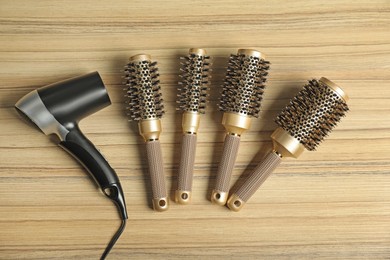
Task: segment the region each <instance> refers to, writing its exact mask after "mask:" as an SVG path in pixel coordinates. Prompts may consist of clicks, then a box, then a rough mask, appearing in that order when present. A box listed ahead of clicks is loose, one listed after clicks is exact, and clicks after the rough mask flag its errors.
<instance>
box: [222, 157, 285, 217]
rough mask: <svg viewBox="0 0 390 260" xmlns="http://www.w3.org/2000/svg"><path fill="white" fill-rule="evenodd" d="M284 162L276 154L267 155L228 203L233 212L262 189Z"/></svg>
mask: <svg viewBox="0 0 390 260" xmlns="http://www.w3.org/2000/svg"><path fill="white" fill-rule="evenodd" d="M281 162H282V158H281V157H280V156H279V155H278V154H276V153H275V152H271V153H269V154H267V156H266V157H265V159H264V160H263V161H262V162H261V163H260V164H258V165H257V166H256V168H255V169H254V170H253V172H252V173H251V174H250V175H249V177H248V179H247V180H246V181H245V182H244V184H243V185H242V186H241V187H240V188H239V189H238V190H237V191H236V192H235V193H233V194H232V195H231V196H230V198H229V201H228V206H229V208H230V209H231V210H233V211H239V210H241V208H242V207H243V206H244V204H245V203H246V202H247V201H248V200H249V199H250V197H252V195H253V194H255V192H256V191H257V190H258V189H259V188H260V186H261V185H262V184H263V183H264V181H265V180H266V179H267V178H268V177H269V176H270V175H271V173H272V172H273V171H274V170H275V169H276V167H278V166H279V164H280V163H281Z"/></svg>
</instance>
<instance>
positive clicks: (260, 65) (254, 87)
mask: <svg viewBox="0 0 390 260" xmlns="http://www.w3.org/2000/svg"><path fill="white" fill-rule="evenodd" d="M268 70H269V62H268V61H265V60H264V59H262V58H258V57H255V56H248V55H244V54H238V55H233V54H232V55H230V59H229V64H228V68H227V73H226V79H225V82H224V85H223V89H222V95H221V99H220V103H219V108H220V110H221V111H223V112H233V113H240V114H244V115H248V116H253V117H258V116H259V112H260V105H261V100H262V96H263V93H264V88H265V82H266V77H267V75H268Z"/></svg>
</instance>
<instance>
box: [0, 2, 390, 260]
mask: <svg viewBox="0 0 390 260" xmlns="http://www.w3.org/2000/svg"><path fill="white" fill-rule="evenodd" d="M191 47H200V48H205V49H207V51H208V52H209V54H210V55H211V56H212V57H213V74H212V76H213V78H212V84H211V96H210V103H209V106H208V108H207V112H206V115H205V116H203V117H202V121H201V126H200V131H199V136H198V141H199V143H198V151H197V155H196V166H195V178H194V187H193V189H194V190H193V196H194V197H193V203H192V205H188V206H181V205H177V204H175V203H174V202H172V203H171V208H170V210H169V211H168V212H165V213H156V212H153V210H152V209H151V206H150V196H151V188H150V184H149V178H148V172H147V168H146V165H147V163H146V161H145V154H144V152H145V148H144V145H143V142H142V140H141V137H140V136H139V135H138V133H137V129H136V126H134V124H131V123H128V122H127V118H126V117H125V113H124V105H123V102H124V100H123V90H122V88H123V86H122V85H121V81H122V79H121V75H122V73H121V69H122V68H123V65H125V64H126V63H127V59H128V57H129V56H131V55H134V54H137V53H149V54H151V55H152V56H153V58H154V59H155V60H157V61H158V62H159V68H160V74H161V77H160V80H161V86H162V92H163V96H164V100H165V106H166V110H167V113H166V115H165V117H164V119H163V123H162V124H163V130H164V131H163V134H162V136H161V142H162V149H163V159H164V164H165V165H164V166H165V172H166V176H167V180H168V187H169V189H170V192H172V191H173V190H174V188H175V185H176V180H177V178H176V174H177V171H178V162H179V156H180V142H181V140H180V137H181V128H180V125H181V122H180V118H181V115H180V114H179V113H177V112H176V111H175V97H176V88H177V84H176V82H177V81H178V73H179V60H178V57H179V56H181V55H185V54H186V53H187V50H188V48H191ZM245 47H252V48H257V49H259V50H260V51H262V52H264V53H265V54H266V55H267V58H268V60H269V61H270V62H271V63H272V65H271V70H270V75H269V81H268V84H267V89H266V93H265V97H264V98H265V99H264V101H263V103H262V112H261V118H260V119H258V120H255V121H254V123H253V126H252V128H251V130H250V131H248V132H247V133H246V134H244V135H243V137H242V142H241V147H240V151H239V154H238V159H237V164H236V166H235V169H234V176H233V183H232V185H233V184H234V183H235V182H236V181H237V180H238V181H240V180H242V177H245V176H246V175H247V174H248V173H249V171H250V170H251V169H253V168H254V167H255V166H256V164H257V163H258V162H260V161H261V159H262V157H263V156H264V155H265V154H266V152H267V151H268V150H269V149H270V148H271V141H270V134H271V133H272V131H273V130H274V129H275V127H276V125H275V123H274V122H273V118H274V117H275V115H276V114H277V113H278V111H280V110H281V109H282V108H283V107H284V106H285V105H286V103H287V102H288V100H289V99H290V98H291V97H293V96H294V94H295V93H297V91H298V90H299V89H300V88H301V87H302V85H303V84H304V83H305V81H306V80H308V79H311V78H319V77H321V76H325V77H328V78H330V79H332V80H333V81H335V82H336V83H338V84H339V85H340V86H342V87H343V88H344V90H345V91H346V92H347V93H348V94H349V96H350V102H349V106H350V112H349V113H348V115H347V117H346V118H344V120H342V122H341V123H340V125H339V127H337V129H336V130H335V131H334V132H332V133H331V135H330V136H329V138H328V139H327V140H326V141H325V142H324V143H323V144H321V146H320V147H319V149H318V151H316V152H305V153H304V154H303V155H302V156H301V157H300V158H299V159H297V160H295V159H286V160H284V161H283V163H282V165H281V166H280V167H279V168H278V169H277V170H276V172H275V173H274V174H273V175H272V176H271V177H270V178H269V179H268V180H267V181H266V182H265V184H264V185H263V187H262V188H261V190H259V191H258V192H257V193H256V194H255V195H254V197H252V199H251V200H250V202H248V204H247V205H246V206H245V208H244V209H243V210H242V211H241V212H239V213H234V212H231V211H229V210H228V209H227V208H224V207H218V206H214V205H211V204H210V201H209V198H208V196H209V194H210V190H211V189H212V186H213V183H214V181H215V174H216V170H217V165H218V162H219V160H220V154H221V150H222V141H223V138H224V131H223V127H222V125H221V123H220V121H221V113H220V112H219V111H218V110H217V99H218V93H219V91H220V86H221V84H222V81H223V77H224V73H225V67H226V64H227V58H228V56H229V54H230V53H234V52H236V50H237V48H245ZM95 70H97V71H99V72H100V74H101V75H102V78H103V80H104V82H105V83H106V86H107V88H108V91H109V94H110V97H111V99H112V101H113V104H112V105H111V106H110V107H108V108H106V109H104V110H102V111H100V112H98V113H96V114H94V115H93V116H90V117H88V118H87V119H85V120H84V121H82V123H81V128H82V129H83V131H84V132H85V134H86V135H87V136H88V137H89V138H90V139H91V140H92V142H94V143H95V145H96V146H97V147H98V148H100V149H101V151H102V152H103V153H104V155H105V156H106V158H107V159H108V160H109V162H110V163H111V165H112V166H113V168H114V169H116V171H117V173H118V175H119V177H120V179H121V181H122V185H123V187H124V191H125V194H126V200H127V206H128V213H129V217H130V219H129V223H128V227H127V229H126V231H125V232H124V234H123V236H122V238H121V239H120V240H119V241H118V244H117V245H116V247H115V248H114V249H113V251H112V253H111V254H110V256H109V257H108V259H184V258H188V259H239V258H243V259H313V258H322V259H350V258H355V259H386V258H387V259H389V257H390V163H389V162H390V131H389V130H390V120H389V119H390V116H389V114H390V107H389V106H390V104H389V103H390V87H389V83H390V2H389V1H388V0H370V1H364V0H362V1H350V0H349V1H338V0H337V1H335V0H328V1H282V0H279V1H236V0H231V1H203V0H199V1H90V0H88V1H76V0H74V1H51V0H46V1H27V0H22V1H11V0H9V1H3V0H2V1H0V127H1V128H0V129H1V131H0V258H1V259H98V258H99V257H100V255H101V253H102V251H103V249H104V248H105V246H106V244H107V243H108V241H109V239H110V237H111V236H112V234H113V233H114V231H115V230H116V229H117V227H118V226H119V224H120V223H119V219H118V215H117V212H116V210H115V208H114V206H113V205H112V203H111V202H110V201H109V200H107V199H106V198H105V197H104V195H103V194H102V193H100V192H99V190H98V189H97V187H96V186H95V185H94V184H93V182H91V178H90V177H89V176H88V174H87V173H86V172H85V171H84V170H83V169H82V167H81V166H80V165H79V164H78V163H77V162H76V161H74V160H73V159H72V158H71V157H70V156H69V155H67V154H66V153H65V152H64V151H63V150H62V149H60V148H59V147H58V146H57V143H56V142H57V141H56V140H55V139H54V138H50V137H47V136H45V135H43V134H42V133H40V132H39V131H37V130H36V129H34V128H32V127H31V126H29V125H28V124H25V122H23V121H22V120H20V118H19V117H18V115H17V113H16V112H15V110H14V108H13V106H14V104H15V102H16V101H17V100H18V99H19V98H20V97H22V96H23V95H25V94H26V93H28V92H30V91H32V90H33V89H36V88H38V87H40V86H43V85H46V84H49V83H53V82H55V81H58V80H62V79H66V78H68V77H72V76H77V75H82V74H84V73H87V72H91V71H95Z"/></svg>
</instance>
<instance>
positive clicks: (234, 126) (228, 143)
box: [211, 49, 269, 206]
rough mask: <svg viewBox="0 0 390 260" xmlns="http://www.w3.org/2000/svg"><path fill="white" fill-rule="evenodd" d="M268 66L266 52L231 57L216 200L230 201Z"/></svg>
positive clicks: (244, 51)
mask: <svg viewBox="0 0 390 260" xmlns="http://www.w3.org/2000/svg"><path fill="white" fill-rule="evenodd" d="M268 69H269V65H268V62H267V61H265V60H264V55H263V54H262V53H260V52H259V51H256V50H252V49H239V50H238V52H237V55H231V57H230V61H229V65H228V69H227V74H226V80H225V84H224V87H223V91H222V97H221V102H220V109H221V111H223V112H224V114H223V118H222V125H223V126H224V127H225V130H226V137H225V140H224V146H223V151H222V157H221V161H220V163H219V166H218V171H217V175H216V181H215V186H214V189H213V191H212V194H211V202H212V203H214V204H217V205H221V206H223V205H225V204H226V201H227V198H228V193H229V189H230V180H231V176H232V172H233V169H234V165H235V162H236V159H237V154H238V149H239V146H240V138H241V135H242V134H243V133H244V132H245V131H246V130H248V129H249V128H250V126H251V123H252V117H258V115H259V111H260V102H261V99H262V94H263V92H264V87H265V85H264V83H265V81H266V76H267V74H268V73H267V70H268Z"/></svg>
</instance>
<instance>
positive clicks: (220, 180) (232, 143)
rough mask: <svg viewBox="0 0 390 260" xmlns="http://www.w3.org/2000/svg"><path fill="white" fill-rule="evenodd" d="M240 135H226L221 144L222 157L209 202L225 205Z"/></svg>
mask: <svg viewBox="0 0 390 260" xmlns="http://www.w3.org/2000/svg"><path fill="white" fill-rule="evenodd" d="M239 146H240V137H239V136H236V135H226V137H225V141H224V144H223V152H222V159H221V162H220V163H219V166H218V172H217V177H216V181H215V187H214V190H213V192H212V195H211V202H213V203H215V204H217V205H221V206H223V205H225V204H226V201H227V195H228V193H229V188H230V179H231V176H232V172H233V168H234V164H235V162H236V158H237V153H238V148H239Z"/></svg>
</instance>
